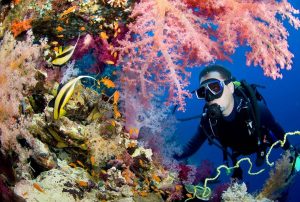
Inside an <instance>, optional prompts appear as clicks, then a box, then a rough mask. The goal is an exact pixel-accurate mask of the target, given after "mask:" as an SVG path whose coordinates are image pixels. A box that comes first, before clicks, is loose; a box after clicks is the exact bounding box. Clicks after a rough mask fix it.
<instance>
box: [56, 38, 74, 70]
mask: <svg viewBox="0 0 300 202" xmlns="http://www.w3.org/2000/svg"><path fill="white" fill-rule="evenodd" d="M79 38H80V35H79V36H78V39H77V41H76V44H75V45H74V46H67V47H66V48H64V49H62V47H61V46H60V47H59V49H58V52H55V54H56V57H55V59H54V60H52V62H51V63H52V64H54V65H59V66H60V65H63V64H65V63H66V62H68V61H69V60H70V58H71V57H72V55H73V53H74V51H75V48H76V46H77V43H78V40H79Z"/></svg>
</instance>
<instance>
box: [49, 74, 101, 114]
mask: <svg viewBox="0 0 300 202" xmlns="http://www.w3.org/2000/svg"><path fill="white" fill-rule="evenodd" d="M82 78H91V79H93V80H96V79H95V78H93V77H91V76H79V77H77V78H74V79H72V80H70V81H69V82H68V83H66V84H65V85H64V86H63V87H62V89H61V90H60V91H59V92H58V94H57V96H56V98H55V102H54V109H53V111H54V112H53V118H54V119H59V118H60V117H61V116H63V114H64V109H63V108H64V106H65V105H66V104H67V102H68V101H69V99H70V98H71V96H72V95H73V92H74V89H75V86H76V83H77V81H79V80H80V79H82Z"/></svg>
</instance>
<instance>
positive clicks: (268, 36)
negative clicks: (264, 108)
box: [186, 0, 300, 79]
mask: <svg viewBox="0 0 300 202" xmlns="http://www.w3.org/2000/svg"><path fill="white" fill-rule="evenodd" d="M186 2H187V3H188V4H189V5H191V6H196V7H198V8H199V9H200V12H199V14H201V15H204V16H210V17H211V18H212V19H213V22H214V23H215V24H216V25H217V29H216V34H217V35H216V36H217V38H218V40H219V41H220V43H222V44H223V46H224V50H225V51H226V52H227V53H230V54H232V53H234V51H235V49H236V48H237V47H238V46H240V45H248V46H250V47H251V51H250V52H248V53H247V65H251V64H252V63H253V64H254V65H255V66H257V65H259V66H261V67H262V68H263V70H264V74H265V75H266V76H269V77H272V78H273V79H276V78H281V77H282V74H281V73H280V69H290V68H291V64H292V57H293V54H292V53H291V52H290V51H289V50H288V43H287V36H288V32H287V30H286V29H285V27H284V26H283V24H282V22H281V21H280V19H279V16H281V17H282V18H283V19H288V20H289V23H290V24H291V25H292V26H294V27H295V28H296V29H297V28H298V27H300V21H299V19H298V18H296V17H295V16H294V15H295V14H299V11H298V10H296V9H294V8H293V7H292V6H291V4H289V3H288V2H287V1H286V0H282V1H273V0H260V1H257V0H244V1H240V0H218V1H217V2H216V0H205V1H199V2H198V3H197V2H196V1H195V0H186ZM212 13H213V14H214V15H212ZM278 15H279V16H278Z"/></svg>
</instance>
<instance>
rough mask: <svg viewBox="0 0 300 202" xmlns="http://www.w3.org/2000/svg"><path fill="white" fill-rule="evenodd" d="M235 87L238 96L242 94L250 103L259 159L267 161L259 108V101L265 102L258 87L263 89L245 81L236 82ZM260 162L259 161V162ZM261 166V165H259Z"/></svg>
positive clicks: (249, 108)
mask: <svg viewBox="0 0 300 202" xmlns="http://www.w3.org/2000/svg"><path fill="white" fill-rule="evenodd" d="M233 83H234V85H235V90H236V91H237V93H238V94H240V95H241V96H242V97H243V98H244V99H245V100H247V101H248V102H249V103H250V106H249V107H248V111H249V113H250V115H251V117H252V120H253V125H254V131H253V132H254V134H255V135H256V137H257V146H258V151H257V159H258V160H260V159H265V156H266V148H267V147H266V145H265V144H264V136H263V135H262V133H261V122H260V121H261V120H260V119H261V115H260V110H259V106H258V100H259V101H261V100H262V101H263V102H264V103H266V102H265V100H264V98H263V96H262V95H261V94H260V93H259V92H258V91H257V90H256V88H257V87H261V86H258V85H255V84H252V85H249V84H248V83H247V82H246V81H245V80H241V81H240V82H238V81H235V82H233ZM257 162H259V161H257ZM258 164H260V163H258Z"/></svg>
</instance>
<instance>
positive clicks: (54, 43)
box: [51, 41, 58, 51]
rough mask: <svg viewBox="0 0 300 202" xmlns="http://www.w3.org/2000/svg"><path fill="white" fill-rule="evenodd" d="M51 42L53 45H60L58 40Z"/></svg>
mask: <svg viewBox="0 0 300 202" xmlns="http://www.w3.org/2000/svg"><path fill="white" fill-rule="evenodd" d="M51 44H52V45H53V46H57V45H58V42H57V41H52V42H51ZM57 51H58V50H57Z"/></svg>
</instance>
